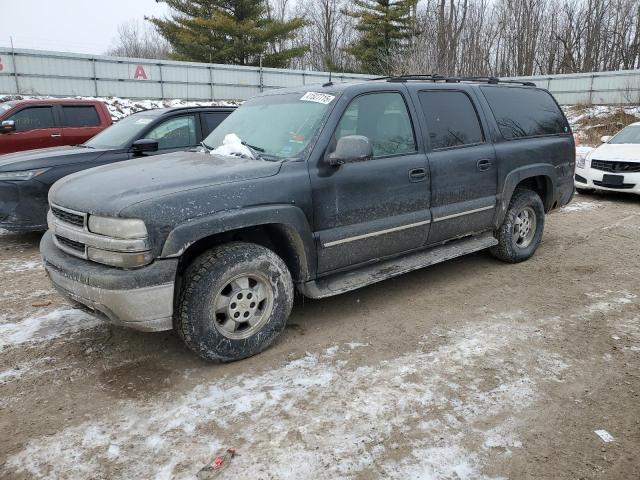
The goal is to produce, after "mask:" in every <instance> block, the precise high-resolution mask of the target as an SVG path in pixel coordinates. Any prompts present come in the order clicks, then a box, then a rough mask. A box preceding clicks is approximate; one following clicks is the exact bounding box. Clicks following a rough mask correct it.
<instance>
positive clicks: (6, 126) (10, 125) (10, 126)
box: [0, 120, 16, 133]
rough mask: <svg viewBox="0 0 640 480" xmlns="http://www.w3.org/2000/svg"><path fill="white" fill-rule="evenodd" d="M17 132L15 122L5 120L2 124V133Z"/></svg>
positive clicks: (0, 126) (0, 130)
mask: <svg viewBox="0 0 640 480" xmlns="http://www.w3.org/2000/svg"><path fill="white" fill-rule="evenodd" d="M15 131H16V122H15V121H14V120H3V121H2V124H0V133H9V132H15Z"/></svg>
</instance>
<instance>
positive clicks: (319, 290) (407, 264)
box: [298, 232, 498, 298]
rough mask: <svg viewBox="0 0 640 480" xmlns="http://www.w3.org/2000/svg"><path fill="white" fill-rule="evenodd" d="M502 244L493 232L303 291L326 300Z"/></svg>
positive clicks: (327, 279)
mask: <svg viewBox="0 0 640 480" xmlns="http://www.w3.org/2000/svg"><path fill="white" fill-rule="evenodd" d="M497 244H498V240H496V239H495V238H494V236H493V234H492V233H491V232H487V233H483V234H480V235H476V236H473V237H465V238H462V239H459V240H452V241H450V242H447V243H445V244H442V245H439V246H437V247H433V248H430V249H429V250H422V251H420V252H414V253H410V254H407V255H404V256H402V257H399V258H394V259H391V260H384V261H382V262H379V263H375V264H372V265H366V266H364V267H361V268H359V269H357V270H352V271H349V272H343V273H335V274H333V275H330V276H328V277H323V278H320V279H318V280H315V281H310V282H306V283H303V284H300V285H299V287H298V288H299V290H300V292H301V293H302V294H303V295H305V296H307V297H310V298H324V297H330V296H333V295H339V294H341V293H346V292H350V291H351V290H356V289H358V288H361V287H365V286H367V285H371V284H372V283H377V282H381V281H383V280H386V279H388V278H392V277H396V276H398V275H402V274H404V273H407V272H411V271H413V270H418V269H419V268H423V267H428V266H429V265H435V264H436V263H440V262H445V261H447V260H451V259H452V258H456V257H460V256H462V255H467V254H468V253H473V252H477V251H479V250H484V249H485V248H489V247H493V246H494V245H497Z"/></svg>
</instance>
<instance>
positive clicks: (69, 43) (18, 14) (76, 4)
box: [0, 0, 168, 54]
mask: <svg viewBox="0 0 640 480" xmlns="http://www.w3.org/2000/svg"><path fill="white" fill-rule="evenodd" d="M1 4H2V8H1V9H0V46H9V44H10V43H9V37H10V36H12V37H13V43H14V46H15V47H16V48H36V49H41V50H57V51H66V52H78V53H95V54H102V53H104V52H105V50H107V48H109V46H110V45H111V43H112V40H113V38H114V36H115V35H116V30H117V28H118V25H120V24H121V23H123V22H126V21H128V20H131V19H139V20H141V21H142V20H143V19H144V16H145V15H146V16H164V15H165V14H166V13H167V11H168V8H167V6H166V5H165V4H164V3H156V2H155V0H1Z"/></svg>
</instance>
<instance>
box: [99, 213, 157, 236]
mask: <svg viewBox="0 0 640 480" xmlns="http://www.w3.org/2000/svg"><path fill="white" fill-rule="evenodd" d="M87 226H88V227H89V231H90V232H91V233H97V234H98V235H104V236H106V237H113V238H125V239H131V238H146V237H147V227H146V225H145V224H144V222H143V221H142V220H139V219H135V218H116V217H100V216H98V215H89V222H88V225H87Z"/></svg>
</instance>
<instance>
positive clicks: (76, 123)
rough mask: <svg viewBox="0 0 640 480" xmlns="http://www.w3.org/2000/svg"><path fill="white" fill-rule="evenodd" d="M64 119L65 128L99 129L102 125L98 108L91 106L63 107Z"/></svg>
mask: <svg viewBox="0 0 640 480" xmlns="http://www.w3.org/2000/svg"><path fill="white" fill-rule="evenodd" d="M62 118H63V119H64V126H65V127H97V126H99V125H100V117H99V116H98V112H96V107H94V106H91V105H77V106H76V105H74V106H64V105H63V107H62Z"/></svg>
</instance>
